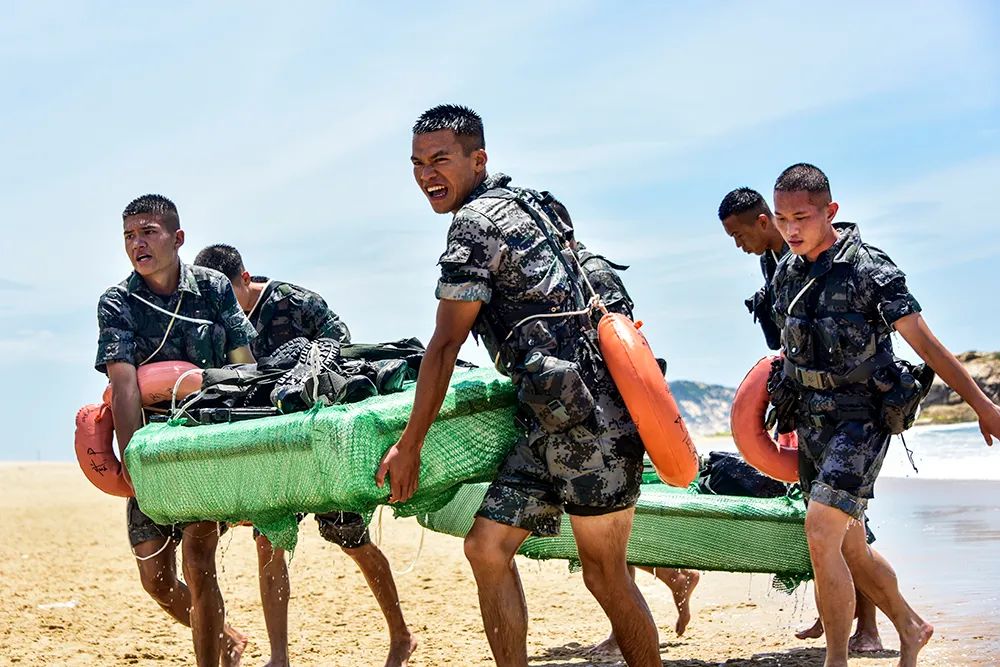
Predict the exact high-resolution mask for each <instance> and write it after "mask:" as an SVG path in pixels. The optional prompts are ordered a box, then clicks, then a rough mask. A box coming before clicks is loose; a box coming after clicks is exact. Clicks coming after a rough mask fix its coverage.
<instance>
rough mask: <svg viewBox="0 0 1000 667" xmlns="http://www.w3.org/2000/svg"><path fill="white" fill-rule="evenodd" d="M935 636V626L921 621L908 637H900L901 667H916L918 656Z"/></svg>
mask: <svg viewBox="0 0 1000 667" xmlns="http://www.w3.org/2000/svg"><path fill="white" fill-rule="evenodd" d="M933 634H934V626H933V625H931V624H930V623H927V622H925V621H920V622H919V623H915V624H914V625H913V626H912V630H911V631H910V632H907V633H906V637H903V636H902V635H900V637H899V667H916V665H917V654H918V653H920V649H922V648H923V647H924V646H926V645H927V642H929V641H930V640H931V636H932V635H933Z"/></svg>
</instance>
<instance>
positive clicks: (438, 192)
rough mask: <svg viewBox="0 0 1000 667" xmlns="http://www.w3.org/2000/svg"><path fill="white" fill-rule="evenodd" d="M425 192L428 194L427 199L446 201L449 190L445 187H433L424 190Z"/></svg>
mask: <svg viewBox="0 0 1000 667" xmlns="http://www.w3.org/2000/svg"><path fill="white" fill-rule="evenodd" d="M424 192H426V193H427V197H428V198H429V199H431V200H432V201H433V200H437V199H444V198H445V197H446V196H447V195H448V188H446V187H445V186H443V185H431V186H428V187H426V188H424Z"/></svg>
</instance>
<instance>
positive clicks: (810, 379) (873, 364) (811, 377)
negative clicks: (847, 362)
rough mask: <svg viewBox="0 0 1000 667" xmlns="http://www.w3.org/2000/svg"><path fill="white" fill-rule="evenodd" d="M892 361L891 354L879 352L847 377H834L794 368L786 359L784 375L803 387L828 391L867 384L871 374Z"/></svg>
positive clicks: (807, 369) (821, 372)
mask: <svg viewBox="0 0 1000 667" xmlns="http://www.w3.org/2000/svg"><path fill="white" fill-rule="evenodd" d="M892 361H893V359H892V354H890V353H889V352H879V353H878V354H875V355H872V356H871V357H868V359H866V360H865V361H863V362H861V363H860V364H858V365H857V366H855V367H854V370H852V371H851V372H850V373H848V374H847V375H836V374H834V373H831V372H829V371H817V370H812V369H809V368H802V367H800V366H796V365H795V364H793V363H792V362H791V361H789V360H788V359H787V358H786V359H785V375H786V376H787V377H789V378H791V379H792V380H794V381H795V382H797V383H799V384H800V385H802V386H803V387H808V388H809V389H822V390H827V391H829V390H832V389H839V388H840V387H846V386H847V385H849V384H861V383H862V382H867V381H868V378H870V377H871V376H872V373H874V372H875V371H877V370H878V369H879V368H882V367H883V366H888V365H889V364H891V363H892Z"/></svg>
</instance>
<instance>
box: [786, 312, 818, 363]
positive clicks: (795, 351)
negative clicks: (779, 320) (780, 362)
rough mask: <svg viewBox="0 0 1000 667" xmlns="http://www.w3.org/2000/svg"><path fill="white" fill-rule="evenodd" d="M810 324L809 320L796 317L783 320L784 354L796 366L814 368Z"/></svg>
mask: <svg viewBox="0 0 1000 667" xmlns="http://www.w3.org/2000/svg"><path fill="white" fill-rule="evenodd" d="M811 324H812V323H811V322H810V321H809V320H804V319H801V318H798V317H788V318H787V319H786V320H785V331H784V334H785V341H784V342H785V355H786V356H787V357H788V360H789V361H791V362H792V363H793V364H795V365H796V366H804V367H806V368H816V362H815V361H814V360H813V330H812V329H813V328H812V325H811Z"/></svg>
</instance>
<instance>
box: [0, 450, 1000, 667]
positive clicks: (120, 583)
mask: <svg viewBox="0 0 1000 667" xmlns="http://www.w3.org/2000/svg"><path fill="white" fill-rule="evenodd" d="M909 482H910V480H901V481H899V484H889V485H883V488H881V489H880V497H879V500H878V501H877V502H878V503H881V504H882V505H884V506H883V507H880V506H879V505H876V506H875V507H874V509H873V515H874V516H873V518H874V520H875V522H876V524H875V525H876V531H877V532H878V533H879V544H878V546H881V547H883V550H884V551H886V552H887V553H889V554H890V555H891V556H892V557H893V558H897V557H899V554H897V553H894V550H895V549H896V547H894V546H892V545H893V544H899V545H905V544H910V545H911V548H916V546H919V545H920V544H923V543H924V542H926V541H928V540H934V541H936V542H937V543H939V544H940V545H945V546H941V547H940V549H938V550H937V551H934V550H926V548H925V551H924V552H923V553H924V555H925V556H926V566H925V565H921V564H919V563H916V562H913V563H909V562H908V563H907V564H902V563H898V565H899V569H900V574H901V579H902V581H903V584H904V588H905V589H912V588H915V589H916V591H918V592H919V591H925V592H921V593H920V595H922V596H924V597H922V598H921V599H920V602H921V606H920V607H919V608H920V610H921V611H925V612H928V613H927V616H928V619H929V620H931V621H932V622H934V623H936V624H937V626H938V632H937V633H936V635H935V637H934V639H933V640H932V642H931V644H930V645H929V646H928V647H927V649H925V651H924V652H923V654H922V656H923V657H924V660H923V661H922V662H921V664H926V665H990V664H1000V653H998V652H996V649H995V646H994V645H993V644H992V641H993V640H994V638H993V636H992V635H993V631H992V629H991V626H992V623H991V622H990V620H987V619H986V618H983V619H982V622H981V624H978V625H977V624H976V623H975V618H976V617H975V614H976V613H978V612H977V611H976V609H978V608H975V609H972V612H971V615H969V614H966V613H965V612H966V611H969V609H959V608H958V607H957V606H956V607H955V609H954V611H956V614H955V616H956V618H958V619H959V620H958V621H954V622H948V621H946V620H945V619H947V618H948V614H949V611H950V610H949V609H948V608H939V609H937V610H936V611H934V609H933V606H935V605H936V606H938V607H947V606H948V604H950V603H948V604H943V603H941V597H940V593H938V592H936V591H937V587H936V584H934V582H933V580H932V578H934V577H940V575H939V574H935V573H934V568H936V567H940V566H941V565H940V564H941V563H942V562H946V563H948V567H949V568H950V569H951V568H953V571H954V572H956V579H955V581H959V582H969V581H974V582H977V583H976V584H975V585H978V586H979V591H980V593H979V597H980V598H988V597H990V596H992V599H993V600H994V602H995V599H996V593H995V590H996V584H995V581H996V579H995V577H994V576H992V575H990V574H989V572H992V570H986V569H981V568H980V566H979V565H978V564H977V563H972V562H969V561H968V560H967V559H968V558H970V557H972V556H975V555H976V554H979V555H978V556H977V557H978V558H985V557H986V556H988V554H989V553H990V552H992V553H994V554H995V553H996V547H995V544H994V543H993V541H992V540H993V539H994V538H995V535H993V534H990V535H991V536H990V538H989V540H987V541H985V542H981V543H979V544H978V546H976V545H973V546H974V547H975V548H974V549H971V548H970V549H969V550H968V551H962V550H959V551H957V552H951V551H949V549H950V547H947V544H955V543H957V540H960V539H963V536H967V535H969V534H971V533H969V532H968V531H967V530H966V529H965V528H963V527H962V525H961V524H959V523H956V522H955V521H951V520H949V519H948V513H947V512H944V513H941V512H939V513H938V514H936V515H935V514H934V513H933V507H931V509H930V510H928V511H930V512H931V514H930V515H928V513H927V511H924V510H920V509H919V508H920V507H924V506H929V503H930V504H932V497H933V496H934V495H935V494H931V493H925V492H924V490H923V489H921V488H919V487H920V486H921V484H920V483H917V484H909ZM942 484H952V483H942ZM891 486H898V487H899V488H898V489H896V490H895V491H894V490H892V489H890V488H889V487H891ZM949 488H951V487H942V488H941V489H939V490H938V493H937V494H936V495H937V496H939V497H941V498H942V501H943V502H945V504H947V503H948V502H950V501H951V498H952V495H951V493H950V491H948V489H949ZM0 489H3V493H2V495H0V535H2V540H0V665H4V666H6V665H81V666H82V665H87V666H90V665H185V664H193V660H192V657H191V649H190V635H189V631H188V630H187V629H186V628H183V627H181V626H179V625H177V624H176V623H174V622H173V621H171V620H170V619H169V618H168V617H167V616H166V614H164V613H163V612H162V611H160V610H159V608H158V607H157V606H156V605H155V603H153V602H152V600H150V599H149V598H148V597H147V596H146V594H145V593H144V592H143V590H142V588H141V586H140V584H139V579H138V575H137V573H136V569H135V565H134V563H133V560H132V558H131V555H130V553H129V549H128V543H127V539H126V536H125V525H124V524H125V518H124V501H123V500H121V499H116V498H112V497H110V496H106V495H103V494H101V493H100V492H98V491H96V490H95V489H93V488H92V487H91V486H90V485H89V484H88V483H87V481H86V480H85V479H84V478H83V475H82V474H81V473H80V471H79V469H78V468H77V467H76V465H75V464H45V463H41V464H36V463H32V464H0ZM985 489H986V490H988V491H989V493H988V494H986V490H984V488H976V489H971V488H970V489H967V490H966V491H967V492H968V493H969V494H973V496H975V497H978V498H979V504H980V505H991V506H992V507H996V506H997V505H1000V494H998V493H997V490H1000V485H996V484H990V485H987V486H986V487H985ZM984 494H985V495H984ZM907 498H909V499H910V501H909V502H908V501H906V499H907ZM929 498H931V500H928V499H929ZM918 499H920V501H921V502H917V500H918ZM921 503H923V504H921ZM951 506H955V503H952V504H951ZM899 508H903V509H905V510H906V511H908V512H909V515H905V514H897V509H899ZM924 509H925V510H926V509H927V508H926V507H925V508H924ZM921 512H922V513H921ZM906 516H909V518H905V517H906ZM894 517H903V518H904V520H905V522H906V525H905V530H904V525H903V523H904V520H900V521H895V523H894ZM961 518H962V517H961V516H959V517H958V519H961ZM965 518H969V517H965ZM880 524H887V525H883V526H882V527H881V529H880ZM302 525H303V531H302V537H301V540H300V546H299V549H298V551H297V552H296V554H295V556H294V559H293V560H292V563H291V565H290V568H291V575H292V587H293V591H292V601H291V612H290V618H291V627H292V631H291V653H292V659H293V664H295V665H298V666H301V667H308V666H320V665H322V666H328V665H333V666H340V665H344V666H353V665H376V666H380V665H382V661H383V659H384V651H385V649H386V632H385V627H384V623H383V621H382V618H381V614H380V612H379V610H378V607H377V606H376V604H375V602H374V600H373V599H372V597H371V595H370V594H369V593H368V591H367V587H366V586H365V583H364V580H363V579H362V578H361V576H360V574H358V573H357V572H356V570H355V568H354V565H353V563H352V562H351V561H350V560H349V559H348V558H347V557H345V556H343V555H342V554H341V553H340V551H339V549H337V548H336V547H334V546H332V545H329V544H327V543H325V542H323V540H322V539H321V538H320V537H319V536H318V535H317V533H316V529H315V523H314V522H313V521H312V520H311V519H307V520H306V521H304V522H303V524H302ZM375 528H376V526H375V523H373V534H374V533H375V532H376V530H375ZM990 530H991V529H989V528H987V529H986V533H987V534H989V531H990ZM382 533H383V542H382V544H383V549H384V551H385V552H386V554H387V555H388V556H389V558H390V560H391V561H392V562H393V564H394V566H395V567H396V569H397V570H401V569H403V568H405V567H406V566H407V565H408V564H409V563H410V562H411V561H412V560H413V558H414V557H415V556H416V555H417V546H418V544H419V542H420V534H421V528H420V527H419V526H418V525H417V524H416V522H415V521H413V520H405V521H395V520H392V519H391V518H390V517H389V514H388V512H386V514H385V517H384V520H383V530H382ZM897 533H898V534H897ZM904 534H906V535H910V536H911V537H910V538H906V537H904ZM982 535H983V533H982V532H980V537H982ZM907 539H908V540H909V541H908V542H906V540H907ZM913 545H916V546H913ZM935 548H936V549H937V547H935ZM941 549H943V550H944V551H941ZM976 549H978V551H977V550H976ZM949 554H958V555H959V557H960V558H962V559H965V560H961V561H959V560H955V561H951V562H950V563H949V562H948V561H947V560H946V559H947V558H951V557H952V556H951V555H949ZM970 554H972V556H970ZM219 562H220V581H221V587H222V590H223V594H224V596H225V599H226V604H227V609H228V615H229V620H230V622H231V623H232V624H233V625H234V626H236V627H237V628H239V629H240V630H242V631H243V632H245V633H246V634H248V635H250V638H251V639H250V644H249V646H248V648H247V652H246V654H245V659H244V664H245V665H260V664H262V663H263V662H264V660H265V659H266V649H267V640H266V634H265V632H264V624H263V618H262V616H261V613H260V605H259V601H258V597H257V595H258V594H257V580H256V563H255V556H254V551H253V547H252V542H251V537H250V529H249V528H236V529H234V530H231V531H230V532H229V534H228V535H227V536H224V537H223V539H222V542H221V548H220V557H219ZM518 566H519V568H520V571H521V574H522V577H523V580H524V588H525V594H526V597H527V599H528V606H529V614H530V623H531V625H530V628H529V637H528V641H529V652H530V655H531V656H532V659H531V665H532V667H570V666H574V667H576V666H585V665H607V664H615V663H614V661H611V662H608V661H604V662H601V661H595V660H592V659H588V658H586V657H584V656H583V655H582V652H583V649H585V648H586V647H587V646H589V645H592V644H593V643H595V642H597V641H599V640H601V639H603V638H604V637H605V635H606V633H607V630H608V624H607V621H606V619H605V618H604V617H603V615H602V613H601V611H600V609H599V608H598V606H597V604H596V603H595V602H594V601H593V600H592V599H591V598H590V596H589V595H588V593H587V591H586V589H585V588H584V586H583V580H582V578H581V576H580V575H579V574H570V573H569V571H568V570H567V567H566V563H565V562H561V561H552V562H544V563H539V562H536V561H531V560H527V559H520V558H519V562H518ZM993 567H995V565H994V566H993ZM974 575H975V579H972V577H973V576H974ZM397 583H398V585H399V589H400V597H401V598H402V604H403V608H404V611H405V612H406V614H407V618H408V620H409V622H410V625H411V628H412V629H413V630H414V631H415V632H417V633H418V635H419V638H420V647H419V648H418V650H417V653H416V654H415V655H414V657H413V659H412V661H411V665H413V667H427V666H431V665H463V666H465V665H473V666H475V665H490V664H493V663H492V659H491V658H490V653H489V647H488V645H487V642H486V638H485V636H484V634H483V632H482V628H481V626H480V619H479V610H478V603H477V599H476V589H475V585H474V582H473V580H472V576H471V573H470V571H469V568H468V566H467V564H466V562H465V560H464V557H463V555H462V547H461V542H460V540H458V539H456V538H453V537H448V536H445V535H439V534H436V533H430V532H428V533H426V535H425V540H424V547H423V551H422V552H421V553H420V555H419V559H418V560H417V563H416V566H415V568H414V570H413V571H412V572H411V573H409V574H406V575H402V576H399V577H398V579H397ZM639 584H640V587H641V588H642V590H643V593H644V594H645V595H646V598H647V600H648V602H649V605H650V608H651V609H652V611H653V614H654V616H655V617H656V620H657V624H658V626H659V629H660V639H661V642H662V657H663V664H664V665H666V666H669V667H715V666H716V665H719V664H721V663H724V664H726V665H732V666H737V667H739V666H748V665H755V666H767V667H778V666H779V665H780V666H782V667H806V666H808V667H819V666H820V665H822V661H823V651H822V648H821V647H822V641H821V640H806V641H802V640H797V639H795V638H794V637H793V636H792V632H793V631H794V630H795V629H797V628H799V627H800V626H802V625H804V624H807V623H809V622H811V620H812V619H813V617H814V609H813V603H812V589H811V587H810V588H808V589H802V588H800V590H799V591H798V592H797V593H796V594H795V595H793V596H788V595H785V594H783V593H778V592H776V591H773V590H771V589H770V577H769V576H767V575H745V574H728V573H706V574H705V575H704V576H703V577H702V583H701V584H700V585H699V587H698V589H697V590H696V592H695V595H694V600H693V603H692V609H693V612H694V618H693V620H692V622H691V624H690V626H689V628H688V631H687V633H685V635H684V636H683V637H681V638H678V637H677V636H676V635H675V633H674V631H673V624H674V621H675V618H676V612H675V610H674V607H673V602H672V599H671V597H670V593H669V591H668V590H667V588H666V587H665V586H663V585H662V584H660V583H658V582H656V581H654V580H653V579H652V577H650V576H649V575H645V574H640V577H639ZM960 585H961V586H967V585H969V584H967V583H961V584H960ZM944 588H945V589H947V588H948V587H947V586H945V587H944ZM967 590H968V589H967V588H960V591H961V595H963V596H965V597H966V598H967V597H969V596H968V593H967V592H966V591H967ZM987 590H989V594H988V595H987V594H986V591H987ZM925 598H926V599H925ZM924 604H926V605H928V606H931V608H928V607H927V606H923V605H924ZM973 607H975V605H973ZM932 611H933V612H934V613H930V612H932ZM957 612H961V613H957ZM991 617H992V615H991ZM881 621H882V627H883V636H884V639H885V643H886V645H887V646H888V647H892V648H896V647H898V644H897V642H896V641H895V638H894V635H893V633H892V631H891V628H890V627H889V626H888V624H887V623H885V621H884V619H881ZM896 660H897V657H896V654H895V652H894V651H887V652H885V653H882V654H880V655H878V656H876V657H858V658H853V659H852V660H851V665H852V667H853V666H855V665H856V666H858V667H861V666H866V667H867V666H873V665H885V666H889V665H894V664H895V663H896Z"/></svg>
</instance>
